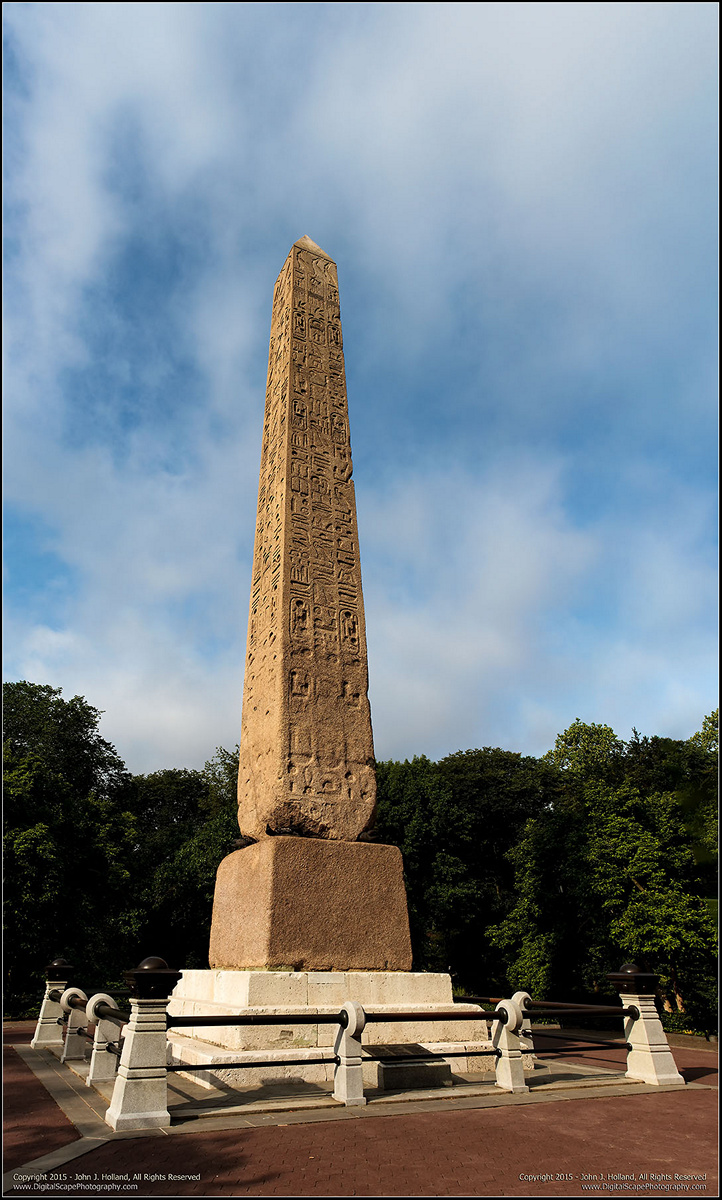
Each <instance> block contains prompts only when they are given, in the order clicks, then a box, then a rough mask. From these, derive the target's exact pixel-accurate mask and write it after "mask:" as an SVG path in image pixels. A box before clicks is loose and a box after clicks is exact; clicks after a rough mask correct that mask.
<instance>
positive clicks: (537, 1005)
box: [524, 1000, 624, 1016]
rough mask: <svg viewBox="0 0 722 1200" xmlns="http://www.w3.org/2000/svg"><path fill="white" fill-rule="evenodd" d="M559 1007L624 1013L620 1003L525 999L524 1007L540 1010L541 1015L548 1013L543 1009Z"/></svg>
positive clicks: (572, 1011) (593, 1011)
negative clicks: (579, 1002)
mask: <svg viewBox="0 0 722 1200" xmlns="http://www.w3.org/2000/svg"><path fill="white" fill-rule="evenodd" d="M547 1008H558V1009H564V1011H565V1012H566V1011H569V1012H570V1013H575V1012H579V1013H581V1012H583V1013H600V1014H601V1013H623V1012H624V1009H623V1008H620V1007H619V1005H618V1004H571V1003H567V1001H566V1000H525V1001H524V1009H525V1011H526V1012H538V1013H539V1014H540V1016H545V1015H546V1014H545V1013H544V1012H542V1010H543V1009H547Z"/></svg>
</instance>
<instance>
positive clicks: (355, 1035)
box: [333, 1000, 366, 1108]
mask: <svg viewBox="0 0 722 1200" xmlns="http://www.w3.org/2000/svg"><path fill="white" fill-rule="evenodd" d="M341 1011H342V1012H345V1013H346V1014H347V1016H348V1024H347V1025H346V1027H345V1028H344V1027H343V1026H339V1031H338V1034H337V1036H336V1045H335V1050H336V1054H337V1055H338V1058H339V1062H338V1064H337V1066H336V1071H335V1074H334V1077H333V1098H334V1100H340V1101H341V1103H342V1104H345V1105H346V1107H347V1108H349V1107H351V1106H352V1105H360V1104H365V1103H366V1097H365V1096H364V1081H363V1068H362V1066H361V1034H362V1032H363V1028H364V1025H365V1024H366V1014H365V1012H364V1010H363V1008H362V1007H361V1005H360V1004H358V1003H357V1001H355V1000H347V1001H346V1003H345V1004H344V1006H343V1008H342V1010H341Z"/></svg>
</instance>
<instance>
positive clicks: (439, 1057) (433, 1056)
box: [364, 1046, 501, 1066]
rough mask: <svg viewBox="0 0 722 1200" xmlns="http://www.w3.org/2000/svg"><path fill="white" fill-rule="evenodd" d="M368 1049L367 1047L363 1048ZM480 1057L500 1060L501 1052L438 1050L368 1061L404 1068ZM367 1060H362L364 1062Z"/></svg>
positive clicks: (389, 1055)
mask: <svg viewBox="0 0 722 1200" xmlns="http://www.w3.org/2000/svg"><path fill="white" fill-rule="evenodd" d="M365 1049H367V1050H368V1049H369V1047H368V1046H367V1047H365ZM482 1056H486V1057H489V1056H492V1057H493V1058H501V1050H440V1051H438V1053H434V1052H432V1051H429V1053H428V1054H409V1055H406V1054H403V1055H398V1054H379V1056H378V1058H377V1057H376V1055H373V1056H372V1055H369V1059H368V1061H370V1062H381V1063H398V1065H399V1066H405V1065H406V1063H425V1062H443V1061H444V1059H445V1058H480V1057H482ZM366 1061H367V1060H366V1059H364V1062H366Z"/></svg>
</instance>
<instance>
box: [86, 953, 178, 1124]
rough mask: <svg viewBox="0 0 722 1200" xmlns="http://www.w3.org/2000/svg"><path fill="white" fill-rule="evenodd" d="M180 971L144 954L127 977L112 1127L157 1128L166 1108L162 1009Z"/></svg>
mask: <svg viewBox="0 0 722 1200" xmlns="http://www.w3.org/2000/svg"><path fill="white" fill-rule="evenodd" d="M181 975H182V971H170V970H169V969H168V966H167V964H166V963H165V962H164V961H163V959H162V958H146V959H144V960H143V962H142V963H141V964H140V966H139V967H137V968H136V970H135V971H128V972H126V974H125V978H126V979H127V980H128V982H129V983H130V985H131V997H130V1020H129V1022H128V1024H127V1026H126V1033H125V1041H124V1042H123V1052H122V1054H121V1058H120V1066H119V1067H118V1074H117V1076H116V1080H115V1087H114V1088H113V1097H112V1099H111V1101H110V1107H109V1109H108V1111H107V1112H106V1114H105V1120H106V1123H107V1124H108V1125H110V1127H111V1129H116V1130H124V1129H157V1128H161V1127H162V1126H165V1125H170V1114H169V1112H168V1072H167V1070H166V1065H167V1025H166V1009H167V1007H168V1001H169V999H170V994H171V992H172V991H173V988H174V987H175V985H176V983H177V982H178V980H179V979H180V977H181Z"/></svg>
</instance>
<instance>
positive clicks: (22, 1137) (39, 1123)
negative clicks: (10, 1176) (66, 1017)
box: [3, 1022, 80, 1171]
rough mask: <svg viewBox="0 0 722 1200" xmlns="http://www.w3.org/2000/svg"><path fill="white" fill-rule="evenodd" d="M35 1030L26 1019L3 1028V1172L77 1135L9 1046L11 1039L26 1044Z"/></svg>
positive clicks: (78, 1135) (65, 1143)
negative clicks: (20, 1023)
mask: <svg viewBox="0 0 722 1200" xmlns="http://www.w3.org/2000/svg"><path fill="white" fill-rule="evenodd" d="M34 1029H35V1025H34V1024H32V1025H29V1023H28V1022H23V1023H22V1025H19V1024H17V1025H5V1026H4V1028H3V1094H4V1105H3V1107H4V1117H3V1126H4V1129H3V1170H4V1171H10V1170H12V1168H13V1167H20V1166H22V1164H23V1163H26V1162H29V1161H30V1160H31V1159H33V1158H39V1157H40V1156H41V1154H49V1153H50V1151H51V1150H58V1149H59V1148H60V1147H61V1146H67V1145H68V1143H69V1142H75V1141H77V1139H78V1138H79V1137H80V1134H79V1133H78V1131H77V1130H76V1129H75V1127H74V1126H73V1125H71V1124H70V1121H69V1120H68V1119H67V1117H66V1116H64V1114H63V1113H62V1112H61V1111H60V1109H59V1108H58V1106H57V1104H56V1103H55V1101H54V1100H52V1099H51V1097H50V1096H49V1095H48V1093H47V1091H46V1090H45V1088H44V1087H43V1085H42V1083H40V1081H39V1080H38V1079H36V1078H35V1076H34V1075H33V1073H32V1071H29V1070H28V1068H27V1067H26V1066H25V1064H24V1063H23V1062H22V1060H21V1059H20V1058H18V1056H17V1054H16V1053H15V1051H14V1050H11V1049H10V1048H9V1043H12V1042H15V1043H19V1042H22V1043H25V1044H27V1043H28V1042H29V1041H30V1038H31V1037H32V1031H33V1030H34ZM20 1100H21V1103H19V1101H20Z"/></svg>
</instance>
